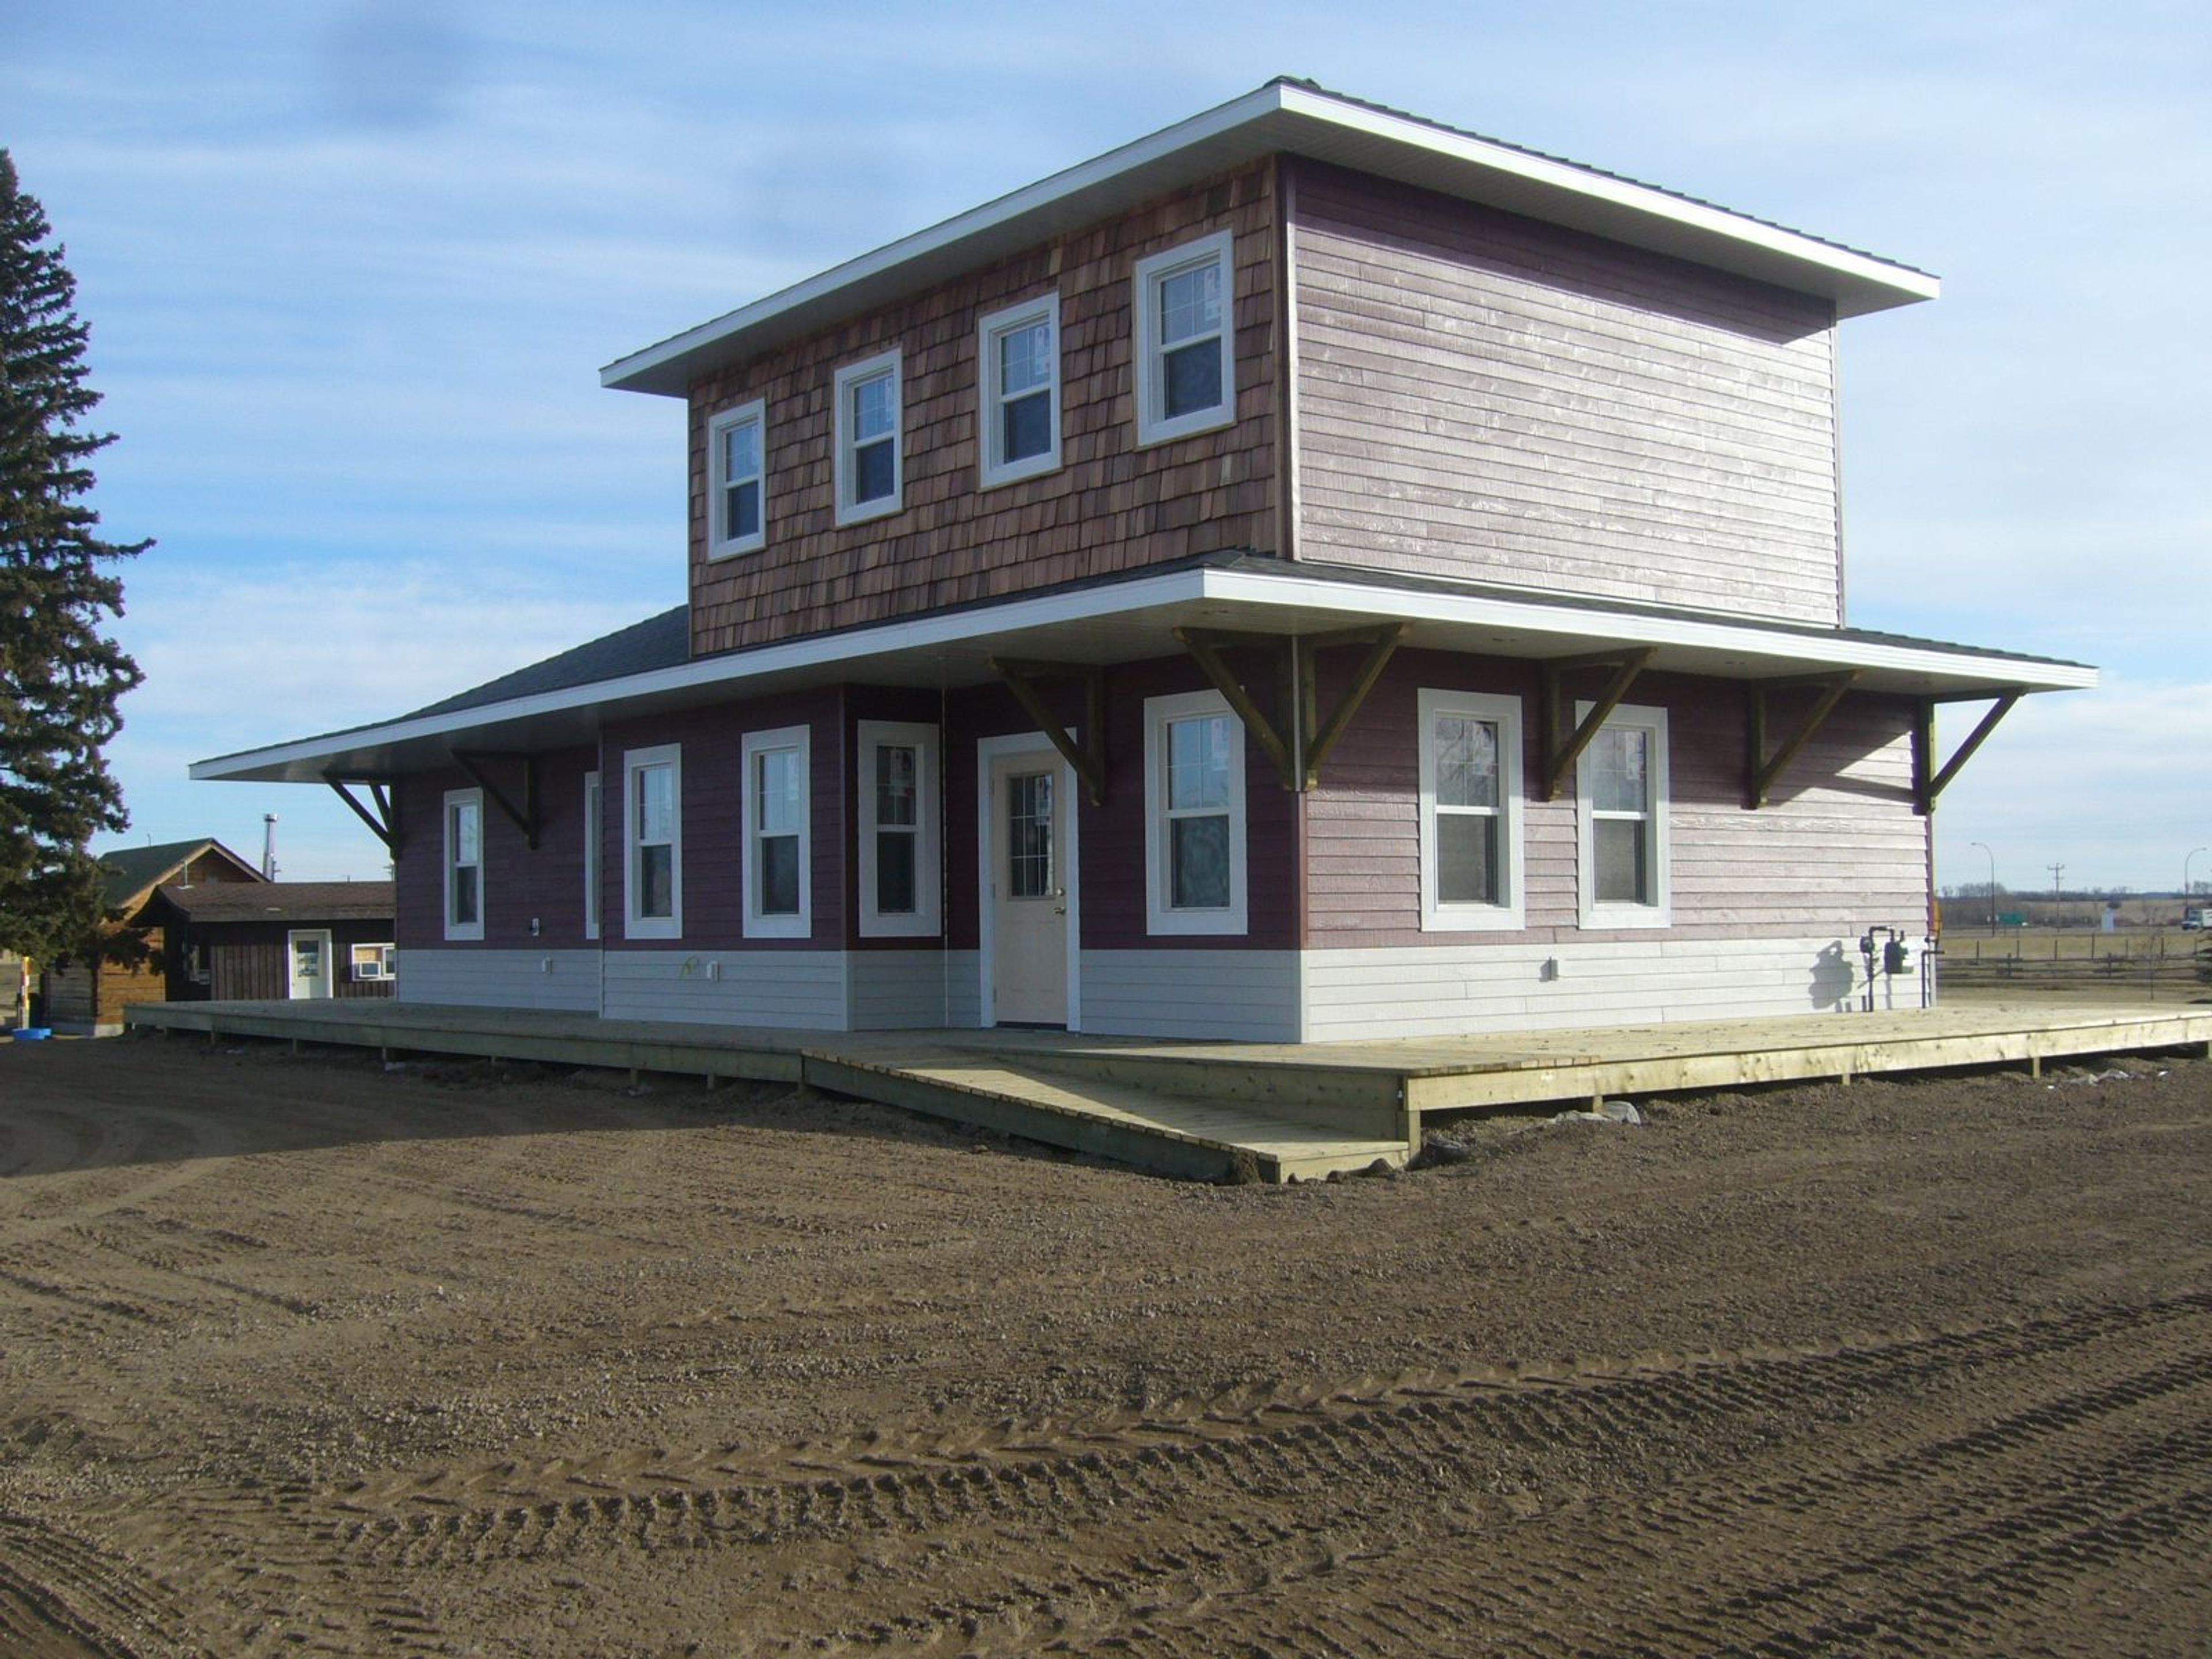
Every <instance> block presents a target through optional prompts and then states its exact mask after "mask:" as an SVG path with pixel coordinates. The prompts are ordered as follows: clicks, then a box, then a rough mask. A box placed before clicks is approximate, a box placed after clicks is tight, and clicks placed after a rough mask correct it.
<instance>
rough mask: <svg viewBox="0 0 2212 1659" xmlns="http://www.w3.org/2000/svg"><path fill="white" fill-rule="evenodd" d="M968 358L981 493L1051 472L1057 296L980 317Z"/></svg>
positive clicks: (1056, 434)
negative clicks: (972, 369)
mask: <svg viewBox="0 0 2212 1659" xmlns="http://www.w3.org/2000/svg"><path fill="white" fill-rule="evenodd" d="M975 361H976V364H977V370H976V377H975V384H976V391H977V393H978V402H979V405H980V406H979V408H978V410H977V413H976V430H977V432H978V434H979V435H980V441H979V442H978V445H977V453H978V455H979V458H980V462H981V481H982V485H983V488H985V489H989V488H990V487H991V486H992V485H994V484H1003V483H1013V482H1014V481H1015V480H1017V479H1019V478H1033V477H1036V476H1037V475H1038V474H1039V473H1041V472H1050V471H1054V469H1055V468H1057V467H1058V466H1059V465H1060V295H1057V294H1048V295H1044V296H1042V298H1040V299H1036V300H1029V301H1024V302H1023V303H1022V304H1020V305H1018V306H1012V307H1008V308H1007V309H1006V310H1004V311H999V312H994V313H992V314H991V315H989V316H988V317H986V318H984V319H983V320H982V322H981V324H980V325H978V327H977V331H976V349H975Z"/></svg>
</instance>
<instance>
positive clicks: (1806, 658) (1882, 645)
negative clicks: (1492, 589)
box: [1206, 570, 2098, 691]
mask: <svg viewBox="0 0 2212 1659" xmlns="http://www.w3.org/2000/svg"><path fill="white" fill-rule="evenodd" d="M1206 575H1207V576H1208V577H1209V578H1210V580H1209V581H1208V582H1207V585H1206V597H1207V598H1208V599H1227V600H1232V601H1237V602H1242V603H1245V604H1261V605H1295V606H1297V607H1298V608H1299V609H1301V610H1315V611H1339V612H1342V613H1345V614H1347V615H1355V616H1359V617H1368V616H1372V615H1373V614H1375V612H1376V611H1377V610H1388V609H1390V608H1393V607H1395V608H1396V609H1397V610H1399V611H1401V613H1404V612H1415V613H1417V614H1413V615H1410V616H1409V617H1408V619H1409V620H1411V621H1413V622H1417V623H1456V624H1459V625H1462V626H1465V627H1474V628H1508V629H1520V630H1522V631H1524V632H1528V633H1542V634H1552V633H1556V634H1559V635H1566V636H1570V637H1576V638H1589V637H1591V636H1597V637H1601V638H1605V639H1615V640H1621V641H1626V642H1629V643H1632V644H1636V645H1656V646H1662V647H1665V646H1670V645H1672V646H1679V647H1684V648H1686V649H1689V650H1696V651H1723V652H1729V653H1734V654H1735V655H1736V656H1739V657H1763V658H1767V659H1771V661H1773V662H1774V664H1775V665H1776V671H1778V672H1783V671H1793V672H1794V671H1800V670H1803V669H1807V668H1813V669H1823V668H1836V669H1843V668H1867V669H1876V670H1890V671H1895V672H1899V673H1905V674H1942V675H1956V676H1960V677H1962V678H1971V679H1974V680H1977V681H1980V682H1982V683H1984V684H1987V685H1990V686H1991V687H1996V686H2000V685H2015V686H2018V687H2020V688H2021V690H2030V691H2080V690H2093V689H2094V688H2095V686H2096V684H2097V682H2098V671H2097V670H2095V669H2094V668H2091V667H2087V666H2084V665H2080V664H2076V663H2054V662H2045V661H2039V660H2036V659H2031V658H2024V657H2005V656H1996V655H1991V654H1989V653H1983V652H1968V651H1947V650H1944V649H1943V648H1942V647H1940V646H1932V645H1902V644H1896V643H1892V642H1888V641H1880V640H1865V639H1852V638H1850V637H1849V636H1847V635H1838V636H1836V637H1835V638H1833V639H1824V638H1822V637H1821V636H1820V635H1817V634H1808V633H1804V632H1801V631H1796V630H1792V629H1784V628H1768V627H1763V626H1761V625H1760V624H1759V623H1741V622H1726V621H1723V620H1721V619H1720V618H1717V617H1716V618H1714V619H1712V620H1711V621H1707V620H1705V618H1702V617H1672V616H1670V617H1653V616H1649V615H1645V614H1644V613H1641V612H1638V611H1607V610H1604V609H1602V608H1601V607H1597V606H1583V605H1547V604H1546V603H1545V602H1544V600H1543V599H1541V598H1536V597H1531V598H1528V599H1521V598H1518V597H1516V598H1512V599H1504V598H1498V597H1496V596H1494V595H1490V594H1474V593H1466V594H1461V593H1435V592H1421V593H1409V592H1403V591H1401V590H1398V589H1395V588H1383V587H1363V586H1360V585H1359V584H1358V583H1356V582H1345V581H1332V580H1322V579H1319V578H1316V577H1312V576H1300V575H1297V574H1291V573H1285V574H1281V575H1276V574H1272V573H1262V572H1259V571H1249V570H1212V571H1208V572H1206Z"/></svg>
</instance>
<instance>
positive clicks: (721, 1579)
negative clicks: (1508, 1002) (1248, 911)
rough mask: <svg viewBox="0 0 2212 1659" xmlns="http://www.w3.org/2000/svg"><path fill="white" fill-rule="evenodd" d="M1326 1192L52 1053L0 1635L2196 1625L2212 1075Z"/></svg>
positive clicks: (477, 1085)
mask: <svg viewBox="0 0 2212 1659" xmlns="http://www.w3.org/2000/svg"><path fill="white" fill-rule="evenodd" d="M2099 1069H2100V1070H2101V1071H2103V1072H2104V1073H2105V1074H2104V1075H2102V1076H2101V1077H2098V1078H2095V1079H2093V1078H2092V1076H2091V1075H2090V1074H2089V1073H2087V1072H2082V1073H2069V1074H2067V1075H2064V1076H2062V1077H2058V1078H2054V1079H2046V1080H2045V1081H2044V1082H2041V1083H2037V1082H2031V1081H2029V1080H2027V1079H2026V1078H2025V1077H2024V1076H2021V1075H2019V1074H2016V1073H2015V1074H2010V1075H1994V1074H1992V1075H1984V1076H1975V1077H1962V1078H1953V1079H1918V1080H1913V1081H1908V1082H1899V1083H1885V1082H1864V1083H1860V1084H1857V1085H1853V1086H1850V1087H1842V1086H1826V1087H1814V1088H1803V1089H1793V1090H1786V1091H1765V1092H1758V1093H1742V1094H1735V1095H1729V1096H1714V1097H1705V1098H1701V1099H1697V1100H1686V1101H1677V1102H1674V1103H1665V1102H1661V1103H1647V1105H1648V1106H1649V1108H1650V1121H1648V1122H1647V1123H1645V1124H1644V1126H1642V1127H1619V1126H1603V1127H1601V1126H1596V1125H1580V1124H1561V1125H1551V1124H1537V1123H1534V1122H1527V1121H1523V1122H1517V1123H1514V1124H1511V1125H1504V1126H1499V1125H1492V1126H1490V1127H1484V1128H1481V1129H1479V1130H1475V1131H1473V1132H1470V1133H1468V1134H1467V1136H1466V1137H1465V1139H1464V1144H1463V1147H1462V1157H1461V1158H1460V1159H1459V1161H1456V1162H1453V1163H1451V1164H1446V1165H1443V1166H1440V1167H1436V1168H1431V1169H1427V1170H1422V1171H1419V1172H1418V1173H1414V1174H1411V1175H1407V1176H1398V1177H1395V1178H1383V1177H1371V1178H1364V1179H1359V1180H1354V1181H1347V1182H1340V1183H1331V1184H1325V1185H1316V1186H1306V1187H1299V1188H1258V1187H1220V1188H1215V1187H1201V1186H1195V1185H1189V1184H1183V1183H1177V1182H1167V1181H1161V1180H1156V1179H1151V1178H1147V1177H1145V1176H1135V1175H1130V1174H1127V1173H1124V1172H1122V1171H1120V1170H1113V1169H1109V1168H1105V1167H1102V1166H1097V1165H1093V1164H1085V1163H1083V1162H1080V1161H1077V1160H1073V1159H1068V1158H1061V1157H1059V1156H1057V1155H1054V1154H1049V1153H1046V1152H1039V1151H1036V1150H1034V1149H1026V1148H1020V1147H1015V1146H1008V1145H1006V1144H1005V1143H1001V1142H995V1141H991V1140H987V1139H979V1138H978V1137H976V1136H974V1135H971V1134H965V1133H954V1132H951V1131H948V1130H945V1129H943V1128H940V1127H932V1126H930V1125H928V1124H927V1123H923V1122H921V1121H916V1120H911V1119H908V1118H906V1117H903V1116H902V1115H898V1114H896V1113H893V1112H890V1111H885V1110H879V1109H873V1108H868V1107H862V1106H856V1105H851V1104H848V1103H840V1102H836V1101H831V1100H824V1099H821V1098H804V1097H793V1096H790V1095H781V1096H777V1095H775V1094H772V1093H759V1094H752V1095H747V1094H744V1093H741V1092H738V1091H729V1090H725V1091H720V1092H718V1093H714V1094H712V1095H709V1094H707V1093H705V1092H704V1091H702V1090H701V1089H699V1088H698V1087H697V1086H696V1085H690V1084H678V1083H675V1082H661V1083H653V1084H648V1085H647V1086H646V1087H645V1088H643V1089H642V1090H637V1091H633V1090H630V1089H628V1088H626V1087H624V1086H623V1081H622V1079H619V1078H607V1077H604V1076H596V1077H575V1078H569V1077H562V1076H558V1075H554V1074H550V1073H538V1074H532V1075H521V1074H518V1073H512V1072H510V1073H497V1074H495V1073H489V1072H487V1071H485V1070H483V1069H482V1068H460V1067H440V1066H409V1067H405V1068H402V1069H398V1070H389V1071H387V1070H385V1069H382V1068H380V1067H379V1066H376V1065H374V1063H372V1062H369V1061H368V1060H363V1059H358V1058H336V1057H328V1056H325V1057H307V1058H294V1057H291V1056H290V1055H289V1054H286V1053H284V1052H283V1051H282V1050H280V1049H277V1048H266V1049H264V1048H255V1049H251V1050H245V1051H240V1050H214V1049H210V1048H206V1047H205V1046H204V1045H201V1044H198V1043H196V1042H187V1041H183V1040H175V1041H169V1042H164V1041H162V1040H160V1039H155V1038H146V1039H130V1040H124V1041H118V1042H104V1043H90V1042H80V1043H61V1042H55V1043H47V1044H42V1045H30V1044H24V1045H18V1046H15V1047H14V1048H0V1652H4V1653H6V1654H8V1655H9V1656H22V1659H59V1656H70V1659H81V1656H83V1655H88V1654H99V1655H149V1656H155V1655H173V1654H214V1655H219V1656H224V1659H228V1656H233V1655H240V1656H258V1655H276V1654H291V1653H301V1652H305V1653H348V1654H354V1653H379V1654H380V1653H438V1654H484V1655H500V1656H508V1655H530V1656H551V1655H570V1654H578V1655H642V1656H662V1655H673V1654H703V1655H729V1654H750V1653H786V1652H792V1653H808V1654H820V1653H828V1654H837V1653H850V1652H854V1651H867V1652H877V1651H889V1652H891V1653H895V1654H914V1655H949V1654H971V1653H972V1654H979V1655H994V1656H999V1655H1003V1656H1015V1655H1020V1656H1029V1655H1038V1654H1054V1655H1059V1654H1091V1653H1113V1654H1117V1655H1123V1656H1151V1655H1189V1656H1256V1655H1268V1656H1292V1655H1300V1656H1304V1655H1313V1656H1322V1655H1328V1656H1340V1659H1341V1656H1353V1655H1398V1654H1408V1655H1427V1654H1486V1653H1512V1654H1516V1655H1529V1656H1569V1655H1576V1656H1590V1655H1614V1654H1620V1655H1629V1654H1634V1655H1683V1656H1691V1655H1697V1656H1705V1655H1719V1654H1761V1655H1804V1654H1874V1653H1884V1654H1892V1653H1896V1654H1989V1655H2005V1656H2008V1659H2015V1656H2027V1655H2043V1654H2066V1655H2081V1656H2091V1655H2093V1656H2098V1659H2110V1656H2120V1655H2145V1656H2148V1655H2160V1656H2166V1655H2178V1654H2200V1653H2203V1652H2206V1651H2207V1650H2208V1643H2212V1583H2208V1579H2207V1575H2206V1572H2205V1571H2204V1567H2205V1562H2206V1560H2207V1559H2212V1271H2208V1269H2212V1203H2208V1201H2207V1192H2208V1187H2207V1176H2208V1173H2212V1062H2208V1061H2206V1060H2172V1059H2155V1058H2138V1059H2135V1060H2128V1061H2126V1062H2124V1071H2125V1074H2121V1069H2120V1068H2119V1067H2100V1068H2099Z"/></svg>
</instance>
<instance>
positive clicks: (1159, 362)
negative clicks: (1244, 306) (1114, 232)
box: [1135, 230, 1237, 444]
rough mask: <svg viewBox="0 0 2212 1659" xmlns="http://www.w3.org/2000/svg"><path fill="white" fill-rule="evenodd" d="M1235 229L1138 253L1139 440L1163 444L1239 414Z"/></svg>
mask: <svg viewBox="0 0 2212 1659" xmlns="http://www.w3.org/2000/svg"><path fill="white" fill-rule="evenodd" d="M1235 297H1236V284H1235V282H1234V279H1233V276H1232V272H1231V237H1230V234H1229V233H1228V232H1227V231H1225V230H1224V231H1217V232H1215V233H1214V234H1212V235H1211V236H1207V237H1205V238H1203V239H1202V240H1199V241H1195V242H1190V243H1187V244H1185V245H1184V246H1182V247H1178V248H1170V249H1169V250H1168V251H1167V252H1164V253H1155V254H1153V255H1152V257H1151V258H1148V259H1139V261H1138V262H1137V268H1136V296H1135V307H1136V358H1137V441H1138V442H1139V444H1157V443H1165V442H1167V441H1169V440H1170V439H1172V438H1180V437H1183V436H1185V435H1188V434H1189V433H1193V432H1206V431H1211V430H1212V428H1215V427H1221V426H1226V425H1228V424H1229V423H1230V422H1231V421H1233V420H1235V419H1236V418H1237V352H1236V327H1235V322H1236V319H1235V307H1234V301H1235Z"/></svg>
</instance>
